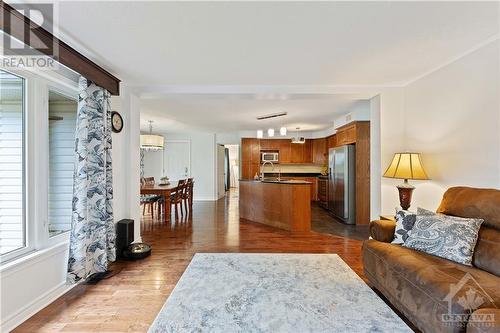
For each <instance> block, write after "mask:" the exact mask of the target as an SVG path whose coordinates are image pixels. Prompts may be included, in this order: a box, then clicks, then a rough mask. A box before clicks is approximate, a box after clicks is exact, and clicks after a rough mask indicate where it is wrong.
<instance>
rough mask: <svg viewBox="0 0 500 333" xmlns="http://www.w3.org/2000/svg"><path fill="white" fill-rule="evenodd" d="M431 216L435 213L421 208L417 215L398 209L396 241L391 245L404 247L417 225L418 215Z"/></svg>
mask: <svg viewBox="0 0 500 333" xmlns="http://www.w3.org/2000/svg"><path fill="white" fill-rule="evenodd" d="M429 214H431V215H433V214H434V213H433V212H431V211H428V210H426V209H422V208H420V207H419V208H417V213H414V212H410V211H408V210H398V209H396V228H395V230H394V239H393V240H392V242H391V243H392V244H399V245H402V244H403V243H404V242H405V241H406V239H408V235H409V234H410V232H411V229H413V226H414V225H415V221H416V219H417V215H429Z"/></svg>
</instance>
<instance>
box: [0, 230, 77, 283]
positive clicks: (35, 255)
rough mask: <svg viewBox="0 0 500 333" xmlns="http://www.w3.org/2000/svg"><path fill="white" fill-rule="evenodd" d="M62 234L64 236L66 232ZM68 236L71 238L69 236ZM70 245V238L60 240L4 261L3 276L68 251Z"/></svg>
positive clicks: (1, 266)
mask: <svg viewBox="0 0 500 333" xmlns="http://www.w3.org/2000/svg"><path fill="white" fill-rule="evenodd" d="M60 236H64V234H62V235H60ZM67 238H68V239H69V237H68V236H67ZM68 246H69V240H66V241H59V242H58V243H57V244H55V245H52V246H50V247H47V248H44V249H41V250H34V251H32V252H28V253H26V254H25V255H23V256H21V257H18V258H15V259H12V260H9V261H8V262H5V263H2V264H1V265H0V273H2V275H3V276H6V275H10V274H12V273H15V272H16V271H18V270H20V269H22V268H23V267H24V266H26V265H32V264H34V263H36V262H38V261H40V260H45V259H46V258H48V257H51V256H53V255H55V254H58V253H60V252H63V251H67V250H68Z"/></svg>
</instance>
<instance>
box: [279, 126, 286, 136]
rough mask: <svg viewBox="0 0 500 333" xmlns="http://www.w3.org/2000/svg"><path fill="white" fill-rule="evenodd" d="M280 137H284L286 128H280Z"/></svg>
mask: <svg viewBox="0 0 500 333" xmlns="http://www.w3.org/2000/svg"><path fill="white" fill-rule="evenodd" d="M280 135H281V136H286V127H282V128H280Z"/></svg>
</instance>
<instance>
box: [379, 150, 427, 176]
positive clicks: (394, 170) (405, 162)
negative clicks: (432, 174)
mask: <svg viewBox="0 0 500 333" xmlns="http://www.w3.org/2000/svg"><path fill="white" fill-rule="evenodd" d="M384 177H387V178H399V179H420V180H425V179H429V177H427V174H426V173H425V171H424V167H423V166H422V160H421V159H420V154H419V153H396V154H394V158H393V159H392V162H391V165H389V167H388V168H387V170H386V171H385V173H384Z"/></svg>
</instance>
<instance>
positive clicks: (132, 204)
mask: <svg viewBox="0 0 500 333" xmlns="http://www.w3.org/2000/svg"><path fill="white" fill-rule="evenodd" d="M111 108H112V110H114V111H117V112H119V113H120V115H121V116H122V118H123V122H124V126H123V130H122V131H121V132H120V133H113V151H112V154H113V155H112V157H113V214H114V218H115V223H116V222H118V221H120V220H121V219H133V220H134V241H135V242H140V241H141V224H140V222H141V210H140V203H139V201H140V200H139V196H140V151H139V145H140V116H139V115H140V99H139V98H138V97H137V96H136V95H134V94H132V93H131V92H130V91H129V89H128V87H126V86H123V85H122V87H121V92H120V96H114V97H112V98H111Z"/></svg>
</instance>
